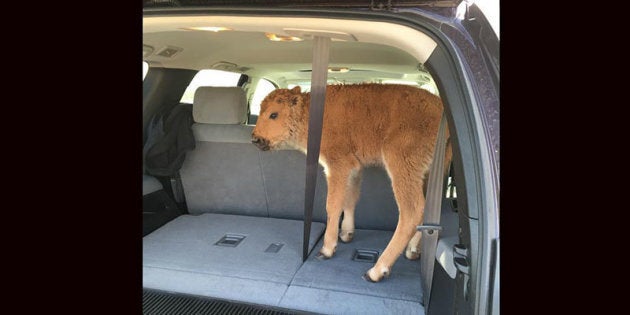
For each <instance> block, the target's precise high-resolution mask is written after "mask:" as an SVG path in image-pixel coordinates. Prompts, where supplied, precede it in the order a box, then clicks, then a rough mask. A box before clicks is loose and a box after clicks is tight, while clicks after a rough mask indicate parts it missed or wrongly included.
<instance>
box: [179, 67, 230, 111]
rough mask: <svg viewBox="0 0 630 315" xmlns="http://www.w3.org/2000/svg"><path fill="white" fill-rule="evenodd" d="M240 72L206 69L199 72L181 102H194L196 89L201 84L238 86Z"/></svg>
mask: <svg viewBox="0 0 630 315" xmlns="http://www.w3.org/2000/svg"><path fill="white" fill-rule="evenodd" d="M240 78H241V74H240V73H234V72H227V71H221V70H213V69H206V70H200V71H199V72H197V74H196V75H195V77H194V78H193V79H192V81H190V84H189V85H188V87H187V88H186V91H184V95H182V99H181V100H180V102H181V103H188V104H192V102H193V98H194V96H195V91H196V90H197V88H198V87H200V86H237V85H238V80H239V79H240Z"/></svg>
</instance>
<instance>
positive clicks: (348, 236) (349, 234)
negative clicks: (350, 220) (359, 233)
mask: <svg viewBox="0 0 630 315" xmlns="http://www.w3.org/2000/svg"><path fill="white" fill-rule="evenodd" d="M339 238H340V239H341V241H342V242H344V243H350V242H352V239H353V238H354V231H344V230H341V232H339Z"/></svg>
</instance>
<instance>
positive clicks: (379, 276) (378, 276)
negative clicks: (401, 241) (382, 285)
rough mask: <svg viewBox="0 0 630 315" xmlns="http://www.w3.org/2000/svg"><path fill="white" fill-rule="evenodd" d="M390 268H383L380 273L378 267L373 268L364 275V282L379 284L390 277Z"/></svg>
mask: <svg viewBox="0 0 630 315" xmlns="http://www.w3.org/2000/svg"><path fill="white" fill-rule="evenodd" d="M389 274H390V272H389V268H381V270H380V272H379V271H377V270H376V267H372V268H371V269H370V270H368V271H367V272H366V273H365V274H364V275H363V280H365V281H368V282H373V283H374V282H379V281H381V280H383V279H384V278H387V277H389Z"/></svg>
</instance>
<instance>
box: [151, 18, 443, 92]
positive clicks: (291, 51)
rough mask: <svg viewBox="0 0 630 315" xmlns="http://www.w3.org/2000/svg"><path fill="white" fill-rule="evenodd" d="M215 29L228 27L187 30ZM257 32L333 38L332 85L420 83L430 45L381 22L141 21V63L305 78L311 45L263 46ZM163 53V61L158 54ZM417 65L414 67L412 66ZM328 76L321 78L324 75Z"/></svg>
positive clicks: (414, 34) (419, 35)
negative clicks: (363, 80) (377, 80)
mask: <svg viewBox="0 0 630 315" xmlns="http://www.w3.org/2000/svg"><path fill="white" fill-rule="evenodd" d="M200 26H221V27H228V28H230V29H231V30H228V31H221V32H210V31H200V30H189V29H187V28H191V27H200ZM265 32H268V33H274V34H279V35H295V33H296V32H298V33H306V34H307V35H306V36H304V37H308V35H309V34H318V33H322V32H324V33H326V34H329V35H331V36H333V42H332V43H331V51H330V62H329V65H330V67H347V68H350V69H352V71H350V72H348V73H343V74H341V73H335V74H334V76H335V77H338V78H340V80H344V79H351V78H353V77H357V78H360V77H365V76H366V75H369V76H377V77H382V78H391V79H410V80H420V81H422V80H424V78H426V77H430V76H428V74H427V73H426V72H424V71H420V70H419V64H422V63H423V62H424V61H426V59H427V58H428V57H429V55H430V54H431V52H432V51H433V49H434V48H435V46H436V44H435V42H434V41H433V40H432V39H431V38H429V37H428V36H426V35H424V34H422V33H421V32H418V31H416V30H413V29H411V28H408V27H405V26H401V25H396V24H391V23H383V22H372V21H370V22H368V21H357V20H340V19H322V18H286V17H285V18H278V17H244V16H145V17H144V18H143V45H144V46H145V48H146V50H147V51H146V54H145V56H144V60H145V61H147V62H148V63H149V64H150V65H151V66H153V67H165V68H180V69H195V70H201V69H219V70H227V71H233V72H240V73H245V74H248V75H250V76H253V77H267V78H269V77H272V78H275V79H276V80H288V81H291V80H294V81H295V80H310V69H311V58H312V55H311V54H312V41H311V40H309V39H305V40H303V41H296V42H274V41H270V40H269V39H268V38H267V37H266V36H265ZM166 49H170V50H171V52H174V54H172V55H171V56H168V57H167V56H163V55H160V53H161V52H162V51H164V50H166ZM420 68H422V67H420ZM330 76H331V75H329V77H330Z"/></svg>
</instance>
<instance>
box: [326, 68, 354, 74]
mask: <svg viewBox="0 0 630 315" xmlns="http://www.w3.org/2000/svg"><path fill="white" fill-rule="evenodd" d="M349 71H350V69H349V68H346V67H330V68H328V73H347V72H349Z"/></svg>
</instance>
